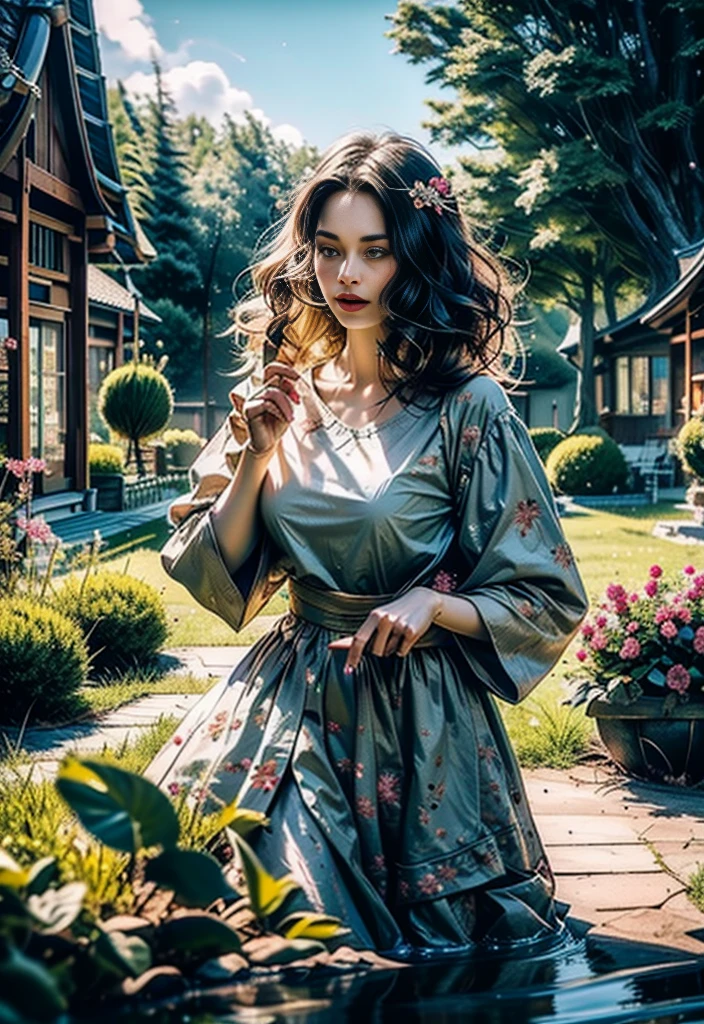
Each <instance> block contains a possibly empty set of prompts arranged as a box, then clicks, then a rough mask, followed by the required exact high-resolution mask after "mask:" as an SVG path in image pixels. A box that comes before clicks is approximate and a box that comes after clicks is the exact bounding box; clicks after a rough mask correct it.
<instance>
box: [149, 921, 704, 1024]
mask: <svg viewBox="0 0 704 1024" xmlns="http://www.w3.org/2000/svg"><path fill="white" fill-rule="evenodd" d="M703 937H704V936H703ZM145 1019H147V1018H145ZM148 1019H149V1020H151V1021H152V1022H158V1024H161V1022H162V1021H164V1022H165V1021H167V1020H168V1021H169V1022H170V1024H171V1022H174V1024H175V1022H178V1021H184V1022H190V1024H392V1022H393V1024H397V1022H398V1021H402V1022H403V1024H460V1022H463V1024H464V1022H467V1021H471V1022H472V1024H592V1022H595V1024H622V1022H623V1024H625V1022H631V1021H633V1022H635V1021H639V1022H640V1021H642V1022H649V1024H680V1022H681V1024H685V1022H695V1021H698V1022H704V957H696V956H692V955H689V954H685V953H679V952H677V951H675V950H672V949H668V948H667V947H663V946H656V945H651V944H647V943H640V942H629V941H625V940H618V939H612V938H605V937H598V938H594V937H590V936H588V937H586V938H582V939H578V938H576V937H574V936H573V935H572V934H570V933H566V934H565V935H564V937H563V940H562V941H561V943H560V945H559V947H558V948H555V946H554V945H553V947H552V948H551V949H549V950H544V951H542V952H535V949H534V948H533V950H532V951H531V953H530V955H529V956H515V957H512V958H510V959H507V958H506V957H505V956H499V955H492V956H490V957H483V958H481V959H479V958H476V957H475V958H472V959H468V958H465V959H463V960H454V961H452V960H448V961H445V962H442V963H433V964H420V965H418V964H417V965H413V966H410V967H406V968H404V969H402V970H395V971H367V972H355V973H334V974H333V973H332V972H331V971H330V970H329V969H328V970H326V971H322V970H319V969H318V970H316V969H313V970H308V971H303V970H301V971H300V972H298V974H297V975H295V974H292V973H291V972H289V974H288V975H287V977H286V980H285V981H281V980H279V981H273V980H272V981H269V982H262V981H261V980H260V981H259V982H258V984H256V985H255V984H252V983H247V984H241V985H234V986H230V987H229V989H228V988H221V989H220V990H219V991H218V992H217V993H215V992H212V993H210V994H208V995H207V996H206V995H204V994H203V993H201V995H200V996H199V998H198V999H197V1001H190V1002H189V1004H188V1005H187V1006H186V1007H184V1005H183V1004H181V1006H180V1008H179V1009H178V1010H177V1009H176V1008H175V1007H174V1006H171V1007H166V1006H162V1007H160V1008H158V1009H157V1008H156V1007H155V1008H154V1009H153V1011H152V1012H151V1013H150V1014H149V1018H148ZM134 1020H135V1018H134V1016H132V1021H134Z"/></svg>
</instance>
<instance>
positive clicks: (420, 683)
mask: <svg viewBox="0 0 704 1024" xmlns="http://www.w3.org/2000/svg"><path fill="white" fill-rule="evenodd" d="M339 635H340V633H339V632H335V631H331V630H330V629H327V628H325V627H323V626H320V625H317V624H314V623H312V622H310V621H308V620H306V619H302V618H300V617H298V616H297V615H295V614H293V613H291V612H290V613H288V614H287V615H285V616H284V617H283V618H282V619H280V620H279V621H278V622H277V623H276V624H275V625H274V627H273V628H272V629H271V631H270V632H269V633H267V634H266V635H265V636H263V637H261V638H260V640H259V641H258V642H257V643H256V644H254V646H253V647H251V648H250V650H249V651H248V652H247V654H246V656H245V657H244V659H243V660H242V661H241V662H240V663H239V664H238V665H237V666H236V668H235V669H234V671H233V673H232V675H231V676H230V677H229V678H228V679H226V680H223V682H222V683H220V684H218V685H216V686H215V687H213V689H212V690H210V691H209V692H208V693H207V694H205V695H204V696H203V697H202V698H201V700H200V701H199V702H198V703H197V704H196V705H195V706H194V707H193V708H192V710H191V711H190V712H189V714H188V715H187V717H186V718H185V719H184V720H183V722H182V723H181V726H180V727H179V730H178V732H177V734H176V735H175V737H174V738H173V739H172V740H171V741H170V742H169V743H168V744H167V745H166V746H165V747H164V748H163V749H162V750H161V751H160V753H159V754H158V755H157V757H156V758H155V760H154V761H153V762H152V764H151V765H150V766H149V769H148V771H147V775H148V777H149V778H151V779H152V780H153V781H154V782H156V783H158V784H159V785H160V786H162V787H163V788H164V789H166V790H167V791H168V792H170V793H171V794H173V795H178V794H180V793H183V792H184V791H185V790H187V791H188V794H189V796H190V797H191V798H194V799H196V800H200V801H202V802H203V803H204V806H205V808H206V809H215V807H217V806H221V805H224V804H228V803H230V802H232V801H233V800H234V799H237V801H238V803H239V805H240V806H241V807H247V808H252V809H254V810H259V811H263V812H265V813H266V814H267V816H268V817H269V819H270V823H269V825H268V826H267V827H266V828H261V829H258V830H256V831H255V832H252V833H250V835H249V836H248V841H249V842H250V843H251V845H252V846H253V848H254V850H255V852H256V853H257V855H258V856H259V857H260V859H261V860H262V862H263V863H264V865H265V867H266V868H267V869H268V870H269V871H270V872H271V873H272V874H273V875H274V876H276V877H278V876H280V875H283V874H288V873H290V874H292V875H293V876H294V878H295V879H296V881H297V882H298V883H299V884H300V886H301V889H300V892H299V893H298V894H296V895H295V896H293V897H292V898H291V902H290V903H288V904H287V908H290V909H291V910H299V909H312V910H315V911H319V912H325V913H328V914H332V915H334V916H336V917H339V918H340V919H341V920H342V922H343V923H344V924H345V925H346V927H348V928H349V929H351V931H350V933H348V934H346V935H345V936H344V941H345V944H346V945H352V946H354V947H356V948H359V949H374V950H377V951H380V952H386V953H387V954H393V953H394V951H397V952H399V951H402V950H408V949H409V948H411V949H415V950H420V951H421V952H422V951H425V952H427V954H428V955H432V954H433V953H434V952H438V953H441V952H445V951H447V950H450V951H452V950H457V949H459V948H462V949H467V948H473V947H475V946H479V947H480V948H485V947H502V946H504V945H506V946H509V947H510V946H511V945H512V944H514V943H523V942H530V941H533V940H538V939H545V938H547V937H550V936H555V935H558V934H559V933H560V931H561V916H562V912H558V910H557V909H556V904H555V902H554V900H553V892H554V881H553V877H552V873H551V871H550V867H549V865H548V862H547V860H546V857H545V853H544V850H543V848H542V845H541V843H540V839H539V837H538V835H537V832H536V829H535V824H534V822H533V819H532V816H531V813H530V809H529V807H528V804H527V802H526V795H525V791H524V788H523V785H522V782H521V777H520V772H519V769H518V766H517V764H516V761H515V757H514V755H513V751H512V750H511V747H510V744H509V742H508V739H507V737H506V733H505V731H504V727H503V723H502V721H501V718H500V715H499V713H498V710H497V708H496V705H495V702H494V698H493V697H492V696H491V694H490V693H489V692H488V691H487V689H486V687H485V686H484V685H483V684H482V683H481V682H480V681H479V680H478V679H477V678H476V677H475V676H473V675H472V673H471V671H470V670H469V668H468V666H467V662H466V661H465V660H464V659H463V657H462V655H461V653H460V652H459V649H458V648H457V647H456V646H455V645H454V644H453V645H451V646H428V647H422V648H412V649H411V651H410V652H409V653H408V655H407V656H406V657H405V658H398V657H396V656H395V655H391V656H389V657H378V656H376V655H372V654H367V655H365V656H364V657H363V658H362V661H361V663H360V665H359V667H358V668H357V669H356V671H355V672H354V673H352V674H351V675H349V676H345V675H344V674H343V672H342V668H343V665H344V662H345V658H346V651H344V650H333V651H331V650H329V649H328V643H329V642H330V640H332V639H334V638H336V637H337V636H339Z"/></svg>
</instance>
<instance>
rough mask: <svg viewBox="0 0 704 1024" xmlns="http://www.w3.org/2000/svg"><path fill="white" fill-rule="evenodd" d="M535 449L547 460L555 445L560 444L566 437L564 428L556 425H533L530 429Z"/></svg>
mask: <svg viewBox="0 0 704 1024" xmlns="http://www.w3.org/2000/svg"><path fill="white" fill-rule="evenodd" d="M528 433H529V434H530V436H531V438H532V439H533V444H534V445H535V449H536V451H537V453H538V455H539V456H540V458H541V459H542V460H543V462H545V460H546V459H547V457H548V455H549V454H550V452H551V451H552V450H553V448H554V447H555V445H557V444H559V443H560V441H562V440H563V439H564V437H565V433H564V431H563V430H558V429H557V428H556V427H531V428H530V430H529V431H528Z"/></svg>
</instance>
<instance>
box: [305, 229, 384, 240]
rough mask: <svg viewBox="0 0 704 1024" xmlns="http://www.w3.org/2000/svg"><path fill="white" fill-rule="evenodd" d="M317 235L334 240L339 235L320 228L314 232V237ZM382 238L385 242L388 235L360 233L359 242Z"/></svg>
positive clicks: (337, 238) (338, 237) (338, 238)
mask: <svg viewBox="0 0 704 1024" xmlns="http://www.w3.org/2000/svg"><path fill="white" fill-rule="evenodd" d="M318 235H323V236H324V237H325V238H334V239H335V241H336V242H339V241H340V236H339V235H334V234H333V233H332V231H323V230H322V229H320V230H319V231H316V232H315V237H316V238H317V237H318ZM382 238H385V239H386V241H387V242H388V240H389V236H388V235H383V234H382V235H362V237H361V238H360V242H379V241H381V239H382Z"/></svg>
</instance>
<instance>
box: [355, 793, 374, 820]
mask: <svg viewBox="0 0 704 1024" xmlns="http://www.w3.org/2000/svg"><path fill="white" fill-rule="evenodd" d="M355 806H356V808H357V814H359V815H360V817H362V818H367V819H369V820H371V819H372V818H375V817H376V811H375V809H374V804H373V803H372V802H371V800H370V799H369V797H368V796H358V797H357V802H356V805H355Z"/></svg>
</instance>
